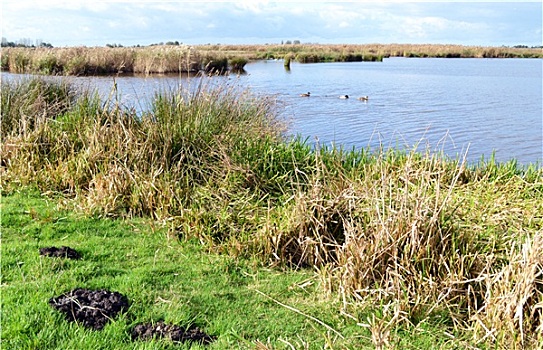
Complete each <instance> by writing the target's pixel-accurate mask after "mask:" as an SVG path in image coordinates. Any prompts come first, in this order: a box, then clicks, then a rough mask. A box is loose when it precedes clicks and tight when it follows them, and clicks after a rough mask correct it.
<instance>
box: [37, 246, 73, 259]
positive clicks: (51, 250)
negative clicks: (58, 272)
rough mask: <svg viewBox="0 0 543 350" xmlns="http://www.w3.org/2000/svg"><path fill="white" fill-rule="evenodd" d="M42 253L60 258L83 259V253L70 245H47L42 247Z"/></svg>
mask: <svg viewBox="0 0 543 350" xmlns="http://www.w3.org/2000/svg"><path fill="white" fill-rule="evenodd" d="M40 255H45V256H52V257H58V258H68V259H81V255H80V254H79V253H78V252H77V251H76V250H75V249H72V248H70V247H60V248H57V247H46V248H40Z"/></svg>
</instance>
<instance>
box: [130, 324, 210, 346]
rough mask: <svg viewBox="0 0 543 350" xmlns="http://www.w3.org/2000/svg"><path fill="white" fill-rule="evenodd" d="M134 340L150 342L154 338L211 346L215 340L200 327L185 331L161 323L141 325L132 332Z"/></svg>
mask: <svg viewBox="0 0 543 350" xmlns="http://www.w3.org/2000/svg"><path fill="white" fill-rule="evenodd" d="M132 338H133V339H141V340H148V339H153V338H168V339H171V340H172V341H176V342H197V343H200V344H209V343H211V342H212V341H214V340H215V337H214V336H211V335H208V334H206V333H204V332H203V331H202V330H200V329H199V328H198V327H191V328H189V329H183V328H181V327H179V326H176V325H168V324H165V323H164V322H162V321H160V322H158V323H156V324H151V323H147V324H139V325H137V326H136V327H134V329H133V330H132Z"/></svg>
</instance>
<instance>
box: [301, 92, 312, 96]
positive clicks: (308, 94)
mask: <svg viewBox="0 0 543 350" xmlns="http://www.w3.org/2000/svg"><path fill="white" fill-rule="evenodd" d="M300 96H301V97H309V96H311V92H308V93H307V94H300Z"/></svg>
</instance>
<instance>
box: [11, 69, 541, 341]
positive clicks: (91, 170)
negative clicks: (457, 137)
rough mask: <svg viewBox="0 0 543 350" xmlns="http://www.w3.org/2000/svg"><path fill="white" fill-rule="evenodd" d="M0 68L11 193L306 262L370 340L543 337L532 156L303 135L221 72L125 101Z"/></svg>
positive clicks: (265, 262)
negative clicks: (24, 191)
mask: <svg viewBox="0 0 543 350" xmlns="http://www.w3.org/2000/svg"><path fill="white" fill-rule="evenodd" d="M3 84H4V85H3V86H2V136H3V140H2V165H3V168H2V171H3V174H2V188H3V190H4V191H7V192H8V193H9V192H11V191H15V190H17V189H20V188H23V187H27V186H35V187H37V188H38V189H39V190H40V191H41V192H42V193H46V194H48V195H55V196H61V197H62V198H65V200H64V203H65V205H66V207H67V208H77V212H81V213H86V214H87V215H90V216H92V217H96V216H100V217H145V218H151V219H152V220H153V221H152V222H154V224H155V225H157V226H160V227H163V228H164V230H165V231H164V232H167V236H168V237H176V238H177V239H180V240H181V241H186V240H189V241H192V240H196V241H198V242H201V243H203V244H204V245H205V246H206V247H208V248H209V249H211V250H213V251H215V252H221V253H224V254H226V256H229V257H230V258H231V259H249V260H250V261H258V262H259V264H261V265H262V266H275V267H276V268H277V267H282V268H290V269H300V268H301V269H302V271H303V269H305V268H309V269H310V271H315V272H316V273H315V275H314V278H315V281H316V285H318V286H319V291H320V292H321V293H324V294H325V295H327V296H328V298H331V300H335V301H337V304H334V305H335V307H336V312H337V313H339V314H341V315H344V316H345V319H349V320H352V321H353V322H354V323H355V324H356V325H358V326H359V327H361V328H364V329H365V330H366V331H368V332H369V333H367V336H368V337H369V338H370V339H371V341H372V343H373V344H374V345H375V346H378V347H379V346H385V345H387V344H390V345H391V346H396V347H402V346H401V344H403V343H402V341H403V340H402V339H403V338H404V336H399V334H405V338H411V337H413V338H417V337H418V336H419V335H420V336H421V337H424V336H423V334H425V332H426V331H427V330H428V329H431V330H435V331H436V332H437V333H438V336H437V338H438V339H439V340H436V342H437V341H442V342H447V344H449V345H450V346H453V345H456V346H460V347H465V346H468V345H470V346H480V347H485V346H489V347H498V348H500V347H502V348H510V347H525V348H529V347H532V346H536V345H537V344H541V340H542V339H541V329H542V327H543V326H542V320H543V319H542V318H541V308H540V305H541V302H542V298H543V296H542V293H541V291H542V288H543V286H542V285H541V274H542V272H543V260H542V259H543V258H542V257H543V254H542V253H543V170H542V169H541V168H537V167H535V166H531V167H524V168H523V167H519V166H517V165H516V163H514V162H509V163H505V164H497V163H495V162H493V161H489V162H486V163H481V164H478V165H466V164H464V163H462V162H461V161H460V160H451V159H447V158H444V157H440V156H437V155H433V154H430V153H427V152H425V150H419V151H415V150H414V151H407V152H403V151H396V150H381V151H371V152H370V151H369V150H361V151H344V150H341V149H329V148H326V147H321V148H319V149H316V150H314V149H312V148H311V147H310V146H309V145H307V144H306V143H304V142H303V141H301V140H285V139H284V138H283V137H282V136H281V133H280V130H281V129H280V125H279V124H278V123H277V121H276V120H275V118H274V106H273V104H272V102H271V101H269V100H266V99H262V98H258V99H256V98H253V97H252V96H251V95H250V94H248V93H241V94H240V93H239V91H234V90H229V89H227V88H218V89H217V88H213V89H206V88H205V87H203V88H202V89H201V90H200V91H197V92H196V93H190V92H186V91H164V92H162V93H159V94H158V95H157V96H156V98H155V101H154V103H153V106H152V108H151V109H150V110H149V111H148V112H146V113H143V115H141V116H135V115H134V114H133V112H132V111H131V110H130V109H128V108H123V107H121V106H119V105H118V104H117V103H116V102H115V101H106V102H104V101H100V100H99V99H98V98H97V97H96V96H94V95H92V94H85V95H77V96H76V95H75V94H74V93H73V92H72V91H71V88H70V86H67V85H58V84H51V83H47V82H46V81H44V80H39V79H37V80H31V81H27V82H23V83H21V84H19V85H9V84H5V83H3ZM123 239H124V238H123ZM172 265H173V266H175V265H176V263H173V264H172ZM444 332H446V333H444ZM332 333H333V332H332ZM355 333H356V332H355ZM361 334H363V333H361ZM445 334H449V335H445ZM330 336H333V335H332V334H330ZM351 337H353V338H352V339H350V340H351V341H355V339H356V335H352V334H351ZM336 340H337V339H336ZM346 344H349V343H346ZM338 348H341V345H338Z"/></svg>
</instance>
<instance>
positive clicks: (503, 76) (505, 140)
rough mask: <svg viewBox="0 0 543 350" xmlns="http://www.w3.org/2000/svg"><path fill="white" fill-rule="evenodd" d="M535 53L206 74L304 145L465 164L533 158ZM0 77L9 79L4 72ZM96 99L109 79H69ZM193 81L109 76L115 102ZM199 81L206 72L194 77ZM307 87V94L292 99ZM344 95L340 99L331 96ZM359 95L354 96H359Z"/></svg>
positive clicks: (143, 99) (264, 66) (538, 143)
mask: <svg viewBox="0 0 543 350" xmlns="http://www.w3.org/2000/svg"><path fill="white" fill-rule="evenodd" d="M542 63H543V60H540V59H466V58H462V59H453V58H447V59H443V58H388V59H384V61H383V62H349V63H315V64H297V63H292V64H291V69H290V70H285V68H284V67H283V62H282V61H258V62H253V63H249V64H247V66H246V67H245V68H246V71H247V74H245V75H240V76H235V75H230V76H228V77H226V76H225V77H214V78H212V79H213V84H214V83H215V82H216V83H218V84H234V85H239V86H240V87H242V88H248V89H250V90H251V91H252V92H253V93H255V94H257V95H260V94H262V95H272V96H275V98H276V100H277V101H278V112H279V115H280V117H281V118H285V119H287V120H288V121H289V129H288V133H289V134H290V135H296V134H300V135H302V137H304V138H307V140H308V142H311V143H315V142H317V140H318V143H319V144H321V145H332V144H333V145H335V146H338V147H339V146H343V147H344V148H347V149H351V148H352V147H355V148H365V147H371V148H375V147H379V146H383V147H385V148H388V147H395V148H402V149H406V148H407V149H409V148H413V147H414V146H415V145H418V149H419V150H420V151H424V150H425V149H426V148H427V147H428V148H430V149H431V150H433V151H443V152H445V154H447V155H449V156H451V157H462V156H464V155H466V157H467V159H468V161H469V162H476V161H478V160H479V159H481V157H482V156H484V157H485V159H488V158H489V157H490V155H491V154H492V153H493V152H495V158H496V160H498V161H507V160H510V159H516V160H518V162H519V163H521V164H529V163H535V162H539V163H541V162H542V161H543V121H542V111H543V102H542V101H543V93H542V70H543V65H542ZM3 76H8V77H9V76H13V75H11V74H4V73H3ZM69 79H74V80H75V81H76V82H78V83H81V84H85V85H88V86H90V87H95V88H97V89H98V90H99V91H101V93H102V94H103V95H105V96H107V95H108V94H109V92H110V91H111V87H112V84H113V78H112V77H85V78H69ZM199 79H200V78H195V77H192V78H187V77H179V76H165V77H159V76H154V77H147V78H146V77H141V76H140V77H138V76H132V77H117V78H115V81H116V83H117V87H118V91H119V92H120V94H121V96H122V100H123V103H124V104H127V105H134V106H135V107H136V108H137V109H145V108H147V107H148V103H149V101H150V100H151V99H152V98H153V95H154V93H155V91H157V90H159V89H164V88H172V87H176V86H179V85H180V84H181V85H190V86H197V85H198V82H199ZM204 79H209V78H204ZM307 92H311V97H305V98H304V97H300V96H299V95H300V94H301V93H307ZM340 95H348V96H349V97H350V98H349V99H340V98H339V96H340ZM366 95H367V96H368V97H369V99H368V101H359V100H358V99H357V98H358V97H360V96H366Z"/></svg>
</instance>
